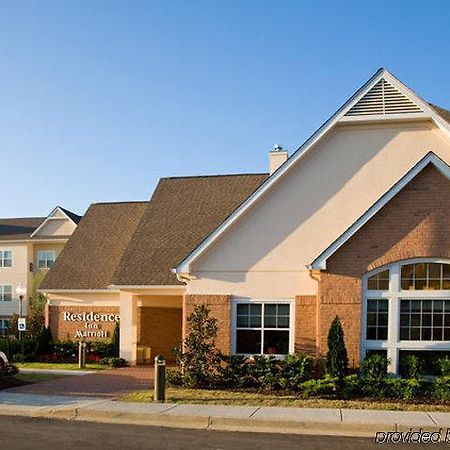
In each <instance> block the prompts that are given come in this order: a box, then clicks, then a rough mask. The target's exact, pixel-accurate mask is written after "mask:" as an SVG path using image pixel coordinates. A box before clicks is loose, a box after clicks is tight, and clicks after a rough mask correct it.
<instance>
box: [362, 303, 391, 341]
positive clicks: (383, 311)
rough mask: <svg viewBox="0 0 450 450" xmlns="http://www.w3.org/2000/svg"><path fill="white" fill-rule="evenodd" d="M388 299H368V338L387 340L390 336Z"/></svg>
mask: <svg viewBox="0 0 450 450" xmlns="http://www.w3.org/2000/svg"><path fill="white" fill-rule="evenodd" d="M388 312H389V311H388V300H387V299H385V298H382V299H368V300H367V328H366V339H370V340H375V341H385V340H386V339H387V336H388Z"/></svg>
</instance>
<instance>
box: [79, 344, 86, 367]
mask: <svg viewBox="0 0 450 450" xmlns="http://www.w3.org/2000/svg"><path fill="white" fill-rule="evenodd" d="M78 367H79V368H80V369H84V368H85V367H86V342H82V341H80V342H78Z"/></svg>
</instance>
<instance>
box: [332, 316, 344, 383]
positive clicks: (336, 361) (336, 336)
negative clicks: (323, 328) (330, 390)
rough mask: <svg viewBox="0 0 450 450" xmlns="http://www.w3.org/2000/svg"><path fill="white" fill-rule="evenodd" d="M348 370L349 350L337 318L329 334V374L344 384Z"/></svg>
mask: <svg viewBox="0 0 450 450" xmlns="http://www.w3.org/2000/svg"><path fill="white" fill-rule="evenodd" d="M347 369H348V356H347V349H346V348H345V341H344V330H343V329H342V325H341V321H340V320H339V317H338V316H336V317H335V318H334V320H333V322H332V324H331V327H330V331H329V332H328V353H327V372H328V373H329V374H330V375H332V376H333V377H336V378H337V379H338V381H339V383H342V382H343V380H344V377H345V375H346V374H347Z"/></svg>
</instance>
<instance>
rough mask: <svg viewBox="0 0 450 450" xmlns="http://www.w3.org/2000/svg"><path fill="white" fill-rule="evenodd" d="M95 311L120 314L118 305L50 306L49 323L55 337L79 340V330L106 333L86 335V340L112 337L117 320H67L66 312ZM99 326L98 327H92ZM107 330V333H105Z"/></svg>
mask: <svg viewBox="0 0 450 450" xmlns="http://www.w3.org/2000/svg"><path fill="white" fill-rule="evenodd" d="M91 311H93V312H94V313H95V314H108V315H111V314H113V315H118V314H119V308H118V307H117V306H103V307H98V306H97V307H91V308H90V307H85V306H67V305H66V306H55V305H49V306H48V313H49V325H50V330H51V332H52V336H53V338H54V339H59V340H63V341H65V340H70V341H74V340H78V339H79V336H78V337H77V331H81V332H86V331H88V332H93V333H97V332H100V333H102V334H105V335H103V336H86V337H83V339H84V340H93V341H96V340H105V339H111V337H112V332H113V330H114V326H115V321H108V322H100V321H86V322H84V321H65V320H64V313H65V312H66V313H70V314H82V313H89V312H91ZM92 326H97V328H91V327H92ZM105 332H106V333H105Z"/></svg>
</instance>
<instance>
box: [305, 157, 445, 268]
mask: <svg viewBox="0 0 450 450" xmlns="http://www.w3.org/2000/svg"><path fill="white" fill-rule="evenodd" d="M428 164H433V165H434V166H435V167H436V169H438V170H439V172H441V173H442V174H443V175H444V176H445V177H447V178H448V179H450V167H449V166H448V165H447V164H446V163H445V162H444V161H442V160H441V159H440V158H439V157H438V156H436V155H435V154H434V153H433V152H429V153H428V154H427V155H426V156H424V157H423V158H422V159H421V160H420V161H419V162H418V163H417V164H416V165H415V166H414V167H413V168H412V169H410V170H409V172H408V173H407V174H406V175H404V176H403V178H401V179H400V180H399V181H398V182H397V183H396V184H394V186H392V187H391V188H390V189H389V190H388V191H387V192H386V193H385V194H384V195H383V196H382V197H381V198H380V199H379V200H378V201H377V202H376V203H374V204H373V205H372V206H371V207H370V208H369V209H368V210H367V211H366V212H365V213H364V214H363V215H362V216H361V217H360V218H359V219H358V220H357V221H356V222H354V223H353V225H351V226H350V228H347V230H346V231H344V233H342V234H341V235H340V236H339V237H338V238H337V239H336V240H335V241H334V242H333V243H332V244H331V245H330V246H328V247H327V248H326V249H325V250H324V251H323V252H322V253H321V254H320V255H319V256H318V257H317V258H316V259H315V260H314V261H313V262H312V263H311V265H310V266H308V268H309V269H319V270H325V269H326V267H327V259H328V258H329V257H330V256H332V255H333V254H334V253H335V252H336V251H337V250H338V249H339V248H340V247H341V246H342V245H343V244H345V242H347V241H348V240H349V239H350V238H351V237H352V236H353V235H354V234H355V233H356V232H357V231H358V230H359V229H360V228H361V227H362V226H363V225H364V224H366V223H367V222H368V221H369V220H370V219H371V218H372V217H373V216H375V215H376V214H377V213H378V211H380V209H381V208H383V206H385V205H386V204H387V203H388V202H389V201H390V200H391V199H392V198H393V197H394V196H395V195H397V194H398V193H399V192H400V191H401V190H402V189H403V188H404V187H405V186H406V185H407V184H408V183H410V182H411V181H412V180H413V178H415V177H416V176H417V175H418V174H419V173H420V172H421V171H422V170H423V169H425V167H427V166H428Z"/></svg>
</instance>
